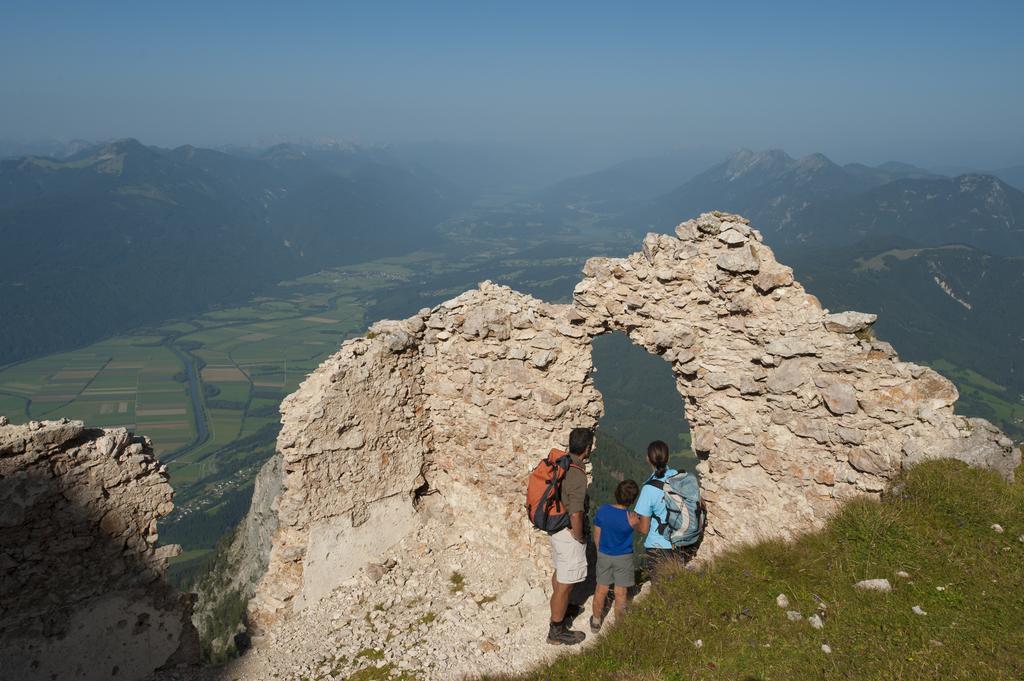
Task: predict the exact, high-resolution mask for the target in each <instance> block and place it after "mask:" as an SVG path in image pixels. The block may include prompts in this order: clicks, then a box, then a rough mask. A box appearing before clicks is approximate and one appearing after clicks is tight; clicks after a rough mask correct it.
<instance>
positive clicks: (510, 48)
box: [0, 0, 1024, 168]
mask: <svg viewBox="0 0 1024 681" xmlns="http://www.w3.org/2000/svg"><path fill="white" fill-rule="evenodd" d="M840 4H842V5H844V7H839V5H840ZM713 5H714V6H715V7H713ZM724 7H728V9H724ZM1022 36H1024V2H1020V1H1019V0H1018V1H1016V2H984V1H977V0H974V1H971V2H967V1H966V0H963V1H961V2H956V3H945V2H936V1H934V0H933V1H930V2H897V1H896V0H890V1H889V2H879V3H875V2H863V1H862V2H848V3H839V2H822V1H820V0H819V1H817V2H806V3H805V2H788V3H787V2H779V1H766V0H760V1H758V2H750V3H743V2H732V3H721V2H719V3H712V2H699V3H698V2H684V1H683V0H679V1H678V2H673V3H664V4H660V3H649V2H634V3H626V2H621V3H599V2H579V3H575V2H551V1H549V2H537V3H531V2H500V3H499V2H487V1H484V0H476V1H473V2H465V3H444V2H433V1H427V0H421V1H420V2H410V3H398V2H387V1H385V0H377V1H374V2H365V3H350V2H349V3H346V2H322V3H313V2H306V3H303V2H287V3H285V2H281V3H273V4H271V3H259V2H252V1H250V2H210V1H207V2H201V3H193V2H184V1H181V0H176V1H174V2H160V3H156V2H146V1H139V0H135V1H133V2H124V3H122V2H92V3H89V2H75V3H66V4H65V3H52V2H45V1H44V0H36V1H34V2H20V1H17V2H11V1H10V0H8V1H7V2H4V3H3V4H2V5H0V64H2V65H3V66H2V68H0V102H2V106H0V138H3V139H21V138H32V137H58V138H72V137H82V138H86V139H102V138H111V137H125V136H134V137H138V138H139V139H141V140H142V141H144V142H146V143H149V144H160V145H168V146H173V145H177V144H182V143H186V142H187V143H193V144H202V145H216V144H222V143H249V142H253V141H256V140H260V139H270V138H274V137H279V136H293V137H323V136H331V137H344V138H349V139H357V140H361V141H365V142H395V141H398V142H400V141H412V140H433V139H437V140H444V141H461V142H473V143H478V142H488V143H493V142H496V143H500V144H506V145H517V146H528V147H529V146H550V147H552V148H554V149H558V150H560V151H564V152H565V153H569V154H572V153H578V154H580V155H581V156H587V157H594V158H599V157H603V156H607V157H608V158H614V157H624V156H629V155H636V154H639V153H649V152H652V151H655V150H657V149H659V148H665V147H689V146H699V147H711V148H722V149H734V148H737V147H741V146H747V147H752V148H755V149H761V148H767V147H782V148H784V149H786V150H787V151H789V152H790V153H792V154H795V155H796V154H803V153H808V152H812V151H822V152H824V153H826V154H828V155H830V156H832V157H833V158H835V159H836V160H838V161H851V160H855V159H856V160H864V161H870V162H878V161H883V160H888V159H900V160H908V161H914V162H920V163H928V164H934V165H942V164H966V165H975V166H979V167H989V168H991V167H996V166H1000V165H1008V164H1011V163H1024V125H1022V124H1021V121H1024V38H1022Z"/></svg>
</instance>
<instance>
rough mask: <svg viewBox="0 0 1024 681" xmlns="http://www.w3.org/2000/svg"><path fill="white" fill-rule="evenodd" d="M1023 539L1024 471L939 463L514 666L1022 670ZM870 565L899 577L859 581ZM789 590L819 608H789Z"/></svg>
mask: <svg viewBox="0 0 1024 681" xmlns="http://www.w3.org/2000/svg"><path fill="white" fill-rule="evenodd" d="M995 523H998V524H999V525H1001V527H1002V528H1004V531H1003V532H1002V533H998V532H996V531H995V530H993V529H992V525H993V524H995ZM1022 538H1024V483H1022V482H1021V481H1020V480H1018V482H1017V483H1015V484H1007V483H1006V482H1004V481H1003V480H1002V479H1000V478H998V477H997V476H995V475H993V474H991V473H989V472H985V471H977V470H971V469H968V468H967V467H966V466H964V465H962V464H960V463H959V462H954V461H941V462H931V463H927V464H924V465H921V466H918V467H916V468H914V469H912V470H911V471H909V473H908V474H906V476H905V477H904V478H903V479H901V480H900V481H898V482H897V484H896V485H894V487H893V488H892V492H891V493H890V494H888V495H887V496H886V499H885V500H884V501H883V502H881V503H878V502H874V501H868V500H862V501H858V502H855V503H851V504H849V505H848V506H846V507H845V508H844V509H843V510H842V511H841V512H840V513H839V514H837V515H836V516H835V517H834V518H833V519H832V520H831V521H830V522H829V524H828V526H827V527H826V528H825V529H824V530H823V531H821V532H818V533H815V534H810V535H807V536H805V537H803V538H801V539H799V540H798V541H795V542H793V543H790V544H788V545H780V544H779V543H778V542H765V543H762V544H758V545H754V546H748V547H745V548H741V549H739V550H736V551H733V552H730V553H728V554H727V555H724V556H722V557H721V558H720V559H719V560H717V561H716V562H715V564H714V565H713V566H711V567H708V568H706V569H704V570H703V571H701V572H687V571H682V572H680V573H678V574H677V575H674V576H673V577H672V578H671V580H670V581H667V582H666V583H665V584H664V585H663V587H662V588H661V589H659V590H656V591H655V592H654V593H653V594H651V595H650V596H648V597H647V598H645V599H643V600H641V601H640V602H638V603H637V604H636V605H635V607H634V608H633V610H632V612H631V613H630V614H629V616H628V617H627V619H626V620H624V621H623V623H622V624H621V625H620V626H615V627H612V628H611V629H610V630H609V631H608V632H607V633H606V634H604V635H603V638H602V639H601V640H600V641H599V643H598V644H597V645H595V646H594V647H592V648H590V649H587V650H585V651H582V652H581V653H580V654H577V655H566V656H564V657H562V658H560V659H559V660H558V661H556V662H555V663H554V664H552V665H550V666H547V667H544V668H541V669H537V670H534V671H532V672H528V673H525V674H523V675H522V676H520V677H515V678H518V679H524V680H525V679H545V680H556V679H595V680H597V679H609V680H611V679H615V680H616V681H641V680H642V681H662V680H664V681H669V680H675V679H749V680H754V679H763V680H765V681H767V680H768V679H785V680H787V681H788V680H793V679H818V678H843V679H879V680H881V679H946V680H948V679H1021V678H1024V645H1022V640H1024V639H1022V638H1021V632H1022V631H1024V541H1022ZM900 571H905V572H906V573H907V574H908V576H907V577H900V576H898V574H897V573H899V572H900ZM870 578H886V579H888V580H889V581H890V582H891V583H892V586H893V590H892V591H891V592H890V593H876V592H865V591H859V590H857V589H855V588H854V586H853V585H854V584H855V583H856V582H858V581H860V580H863V579H870ZM780 593H784V594H786V595H787V596H788V598H789V601H790V606H789V609H792V610H796V611H799V612H800V613H802V615H803V617H804V618H805V619H802V620H800V621H796V622H791V621H789V620H788V619H787V616H786V611H785V610H784V609H782V608H780V607H779V606H778V605H777V604H776V597H777V596H778V595H779V594H780ZM914 606H919V607H920V608H921V609H922V610H923V611H924V612H925V613H927V614H924V615H919V614H915V613H914V611H913V608H914ZM816 611H818V612H823V613H824V615H823V617H822V619H823V621H824V626H823V628H822V629H820V630H817V629H814V628H813V627H811V626H810V624H809V623H808V622H807V619H806V618H807V617H808V616H810V615H812V614H814V613H815V612H816ZM698 641H699V642H700V644H699V646H698V644H697V642H698ZM823 645H827V646H829V648H830V649H831V652H825V651H824V650H823V649H822V646H823Z"/></svg>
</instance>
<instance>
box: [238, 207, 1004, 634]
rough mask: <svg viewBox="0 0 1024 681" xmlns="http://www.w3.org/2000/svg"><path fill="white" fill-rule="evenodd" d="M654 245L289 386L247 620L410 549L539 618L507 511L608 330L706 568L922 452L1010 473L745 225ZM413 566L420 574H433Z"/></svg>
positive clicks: (944, 387)
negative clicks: (694, 507) (657, 379)
mask: <svg viewBox="0 0 1024 681" xmlns="http://www.w3.org/2000/svg"><path fill="white" fill-rule="evenodd" d="M676 235H677V236H667V235H656V234H650V235H648V236H647V237H646V238H645V239H644V242H643V250H642V252H640V253H636V254H633V255H631V256H629V257H627V258H622V259H608V258H595V259H591V260H590V261H588V263H587V265H586V267H585V268H584V275H585V276H584V279H583V280H582V281H581V282H580V283H579V284H578V285H577V287H576V289H575V292H574V302H573V304H572V305H552V304H548V303H544V302H542V301H539V300H536V299H534V298H532V297H530V296H526V295H523V294H520V293H517V292H515V291H512V290H511V289H509V288H506V287H502V286H495V285H493V284H490V283H489V282H485V283H483V284H481V286H480V288H479V289H477V290H472V291H468V292H466V293H464V294H462V295H460V296H458V297H457V298H455V299H453V300H450V301H448V302H446V303H443V304H441V305H439V306H437V307H436V308H433V309H424V310H421V311H420V312H419V313H418V314H417V315H415V316H413V317H411V318H409V319H407V320H404V321H386V322H379V323H377V324H375V325H374V326H373V327H371V329H370V332H369V333H368V334H367V335H366V337H364V338H360V339H354V340H351V341H348V342H346V343H345V344H344V345H343V346H342V348H341V350H340V351H339V352H338V353H336V354H335V355H334V356H332V357H331V358H330V359H328V360H327V361H326V362H325V363H324V364H323V365H321V367H320V368H319V369H317V371H315V372H314V373H313V374H311V375H310V376H309V377H308V378H307V379H306V381H305V382H304V383H303V384H302V386H300V388H299V390H298V391H297V392H296V393H295V394H293V395H292V396H290V397H289V398H288V399H287V400H286V401H285V402H284V403H283V405H282V416H283V428H282V431H281V435H280V437H279V440H278V453H279V456H281V458H282V463H283V469H284V481H283V482H284V484H283V491H282V493H281V495H280V497H279V498H278V500H277V508H278V518H279V527H278V530H277V534H276V536H275V538H274V545H273V548H272V551H271V555H270V565H269V567H268V569H267V572H266V574H265V575H264V577H263V580H262V582H261V584H260V585H259V588H258V589H257V594H256V597H255V599H254V601H253V602H252V603H251V614H252V620H253V622H254V623H256V624H257V625H258V626H263V625H266V624H268V623H269V622H271V621H273V620H274V619H275V618H277V617H278V616H280V615H281V614H282V613H288V612H295V611H298V610H301V609H302V607H303V606H304V605H307V604H309V603H312V602H314V601H316V600H317V599H318V598H320V597H321V596H324V595H326V594H328V593H331V592H332V590H334V589H337V588H339V587H343V586H344V584H346V583H347V582H348V581H350V580H352V579H356V574H357V573H359V572H360V571H361V570H362V569H363V567H364V566H365V565H366V563H367V562H368V561H372V560H379V559H381V556H384V555H386V554H387V552H388V551H389V550H392V547H395V546H399V547H401V550H402V551H403V552H405V554H403V555H410V558H409V561H410V565H411V566H413V567H415V566H416V565H419V563H417V562H416V561H417V560H419V558H417V557H416V556H417V555H427V554H429V553H430V551H431V550H432V547H431V546H430V544H431V543H434V544H437V543H443V544H444V546H445V547H447V548H446V549H442V550H449V549H450V551H451V552H452V554H453V555H454V554H459V555H462V554H460V551H463V549H466V551H467V553H466V554H465V555H467V556H471V558H468V559H467V560H472V561H473V563H474V564H473V567H474V569H475V570H476V571H477V573H478V574H479V576H480V579H481V583H484V582H486V583H487V587H486V588H487V589H489V590H490V592H491V593H493V594H494V595H495V597H500V599H501V603H502V604H503V605H504V606H506V607H509V608H511V607H518V608H519V609H520V611H521V612H534V613H536V612H542V611H543V607H544V595H543V591H542V589H543V588H544V584H545V583H546V581H547V578H548V574H547V567H548V566H547V542H546V538H545V537H543V536H539V535H538V534H537V533H536V532H534V531H532V530H531V529H530V527H529V524H528V523H527V520H526V518H525V514H524V513H523V512H522V505H523V496H522V495H523V490H524V480H525V477H526V475H527V473H528V472H529V470H530V468H531V467H532V466H533V465H534V464H535V462H536V461H537V459H538V458H540V456H543V455H544V454H545V453H546V452H547V450H548V448H549V447H552V446H559V445H564V442H563V440H564V438H565V436H566V434H567V433H568V431H569V429H570V428H571V427H572V426H575V425H593V424H594V423H596V421H597V419H598V417H599V416H600V414H601V411H602V405H601V398H600V395H599V394H598V393H597V391H596V390H595V389H594V387H593V384H592V380H591V378H590V373H591V370H592V359H591V347H590V343H591V339H592V338H593V337H594V336H597V335H600V334H603V333H606V332H609V331H612V330H620V331H623V332H625V333H627V334H628V335H629V337H630V339H631V340H632V341H633V342H634V343H636V344H638V345H640V346H642V347H644V348H646V349H647V350H648V351H650V352H652V353H656V354H658V355H661V356H662V357H663V358H665V359H666V360H668V361H669V362H670V363H671V366H672V370H673V372H674V374H675V376H676V384H677V388H678V390H679V392H680V394H681V395H683V397H684V400H685V403H686V405H687V414H686V417H687V419H688V420H689V423H690V427H691V431H692V434H693V444H694V449H695V450H696V451H697V453H698V455H699V456H700V457H701V458H702V459H703V460H702V462H701V464H700V466H699V470H700V472H701V475H702V483H703V487H704V491H705V495H706V498H707V500H708V502H709V506H710V514H711V520H710V526H709V536H708V538H707V540H706V543H705V546H704V548H703V549H702V551H703V552H705V553H706V554H713V553H714V552H716V551H719V550H721V549H722V548H724V547H727V546H729V545H732V544H735V543H737V542H743V541H749V540H755V539H760V538H768V537H779V536H783V537H785V536H789V535H792V534H794V533H797V532H801V531H805V530H808V529H813V528H815V527H817V526H819V525H820V524H821V523H822V522H823V520H824V519H825V518H826V517H827V515H828V514H829V513H830V512H832V510H833V509H835V508H836V506H837V505H838V504H839V503H840V502H841V501H842V500H844V499H846V498H849V497H852V496H856V495H861V494H868V495H871V494H878V493H879V492H880V491H881V490H882V489H883V488H884V485H885V483H886V481H887V480H888V479H889V478H891V477H892V476H893V475H894V474H896V473H897V472H898V471H899V470H900V468H901V467H902V466H903V465H905V464H907V463H912V462H915V461H918V460H920V459H923V458H931V457H938V456H948V457H956V458H961V459H964V460H966V461H968V462H970V463H972V464H974V465H982V466H988V467H991V468H994V469H996V470H998V471H1000V472H1001V473H1003V474H1004V475H1007V476H1010V475H1012V471H1013V469H1014V468H1015V467H1016V465H1017V464H1018V463H1019V454H1016V453H1015V452H1014V451H1013V450H1012V448H1011V444H1012V443H1011V442H1010V440H1009V439H1008V438H1006V437H1005V436H1003V435H1002V434H1001V433H1000V432H999V431H998V430H997V429H995V428H994V427H993V426H991V425H990V424H988V422H986V421H984V420H981V419H967V418H964V417H960V416H956V415H955V414H954V412H953V403H954V402H955V400H956V398H957V392H956V389H955V388H954V387H953V385H952V384H951V383H950V382H949V381H948V380H946V379H945V378H943V377H942V376H940V375H938V374H937V373H935V372H934V371H932V370H930V369H927V368H925V367H921V366H917V365H914V364H911V363H907V362H902V361H900V360H899V359H898V358H897V356H896V353H895V351H894V350H893V349H892V347H891V346H889V345H888V344H887V343H884V342H880V341H877V340H874V339H873V338H872V337H871V334H870V325H871V323H872V322H873V321H874V317H873V316H871V315H863V314H859V313H842V314H838V315H831V314H828V313H827V312H826V311H824V310H822V309H821V306H820V305H819V304H818V301H817V300H816V299H815V298H814V297H813V296H811V295H808V294H807V293H806V292H805V291H804V290H803V288H802V287H801V286H800V285H799V284H798V283H796V282H794V280H793V275H792V271H791V270H790V269H789V268H787V267H784V266H782V265H780V264H778V263H777V262H776V261H775V259H774V256H773V255H772V252H771V250H770V249H769V248H768V247H767V246H765V245H764V244H763V243H762V240H761V235H760V234H759V233H758V232H757V231H756V230H754V229H751V228H750V227H749V225H748V224H747V221H746V220H744V219H743V218H741V217H739V216H735V215H727V214H721V213H715V214H705V215H702V216H701V217H700V218H698V219H696V220H690V221H688V222H685V223H683V224H681V225H680V226H679V227H678V228H677V230H676ZM442 558H443V557H442ZM459 560H460V561H461V560H463V559H461V558H460V559H459ZM424 561H426V559H424ZM423 565H431V566H433V567H431V568H430V569H431V570H433V573H432V574H433V577H432V579H435V580H438V579H441V580H442V582H443V579H442V577H443V576H441V577H439V576H438V575H440V574H441V571H442V570H445V569H450V566H449V567H448V568H445V567H438V566H437V564H436V563H430V562H429V561H426V562H424V563H423ZM410 569H413V568H410ZM423 569H426V568H423ZM439 587H440V588H445V587H444V585H443V583H441V584H439ZM524 621H527V620H526V619H524Z"/></svg>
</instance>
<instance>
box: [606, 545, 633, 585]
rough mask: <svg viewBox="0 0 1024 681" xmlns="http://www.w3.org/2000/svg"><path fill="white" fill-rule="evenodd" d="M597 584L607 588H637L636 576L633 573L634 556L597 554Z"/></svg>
mask: <svg viewBox="0 0 1024 681" xmlns="http://www.w3.org/2000/svg"><path fill="white" fill-rule="evenodd" d="M597 583H598V584H603V585H605V586H611V585H612V584H614V585H615V586H626V587H629V586H635V585H636V574H635V573H634V572H633V554H632V553H627V554H625V555H623V556H609V555H606V554H604V553H601V552H600V551H598V552H597Z"/></svg>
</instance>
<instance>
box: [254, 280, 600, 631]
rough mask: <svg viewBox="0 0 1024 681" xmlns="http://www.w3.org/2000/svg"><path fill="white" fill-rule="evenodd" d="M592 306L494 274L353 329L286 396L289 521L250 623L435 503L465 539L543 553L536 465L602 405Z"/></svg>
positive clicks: (338, 571)
mask: <svg viewBox="0 0 1024 681" xmlns="http://www.w3.org/2000/svg"><path fill="white" fill-rule="evenodd" d="M582 321H583V318H582V317H580V316H579V315H576V314H575V313H574V311H573V310H572V308H571V306H569V305H549V304H546V303H543V302H541V301H538V300H536V299H534V298H531V297H529V296H525V295H522V294H519V293H516V292H514V291H512V290H511V289H509V288H506V287H502V286H495V285H492V284H489V283H485V284H483V285H481V287H480V289H479V290H474V291H469V292H466V293H464V294H462V295H460V296H459V297H457V298H455V299H453V300H450V301H448V302H446V303H443V304H442V305H439V306H438V307H436V308H434V309H425V310H422V311H421V312H420V313H419V314H417V315H416V316H414V317H411V318H410V319H407V320H404V321H400V322H394V321H385V322H379V323H377V324H375V325H374V326H373V327H371V329H370V331H369V332H368V333H367V335H366V337H365V338H357V339H353V340H350V341H347V342H346V343H345V344H344V345H343V346H342V348H341V350H340V351H339V352H338V353H336V354H335V355H334V356H332V357H331V358H330V359H328V360H327V361H326V362H324V363H323V364H322V365H321V366H320V367H319V368H318V369H317V371H315V372H314V373H313V374H311V375H310V376H309V377H308V378H307V379H306V381H305V382H303V384H302V385H301V386H300V387H299V390H298V391H297V392H296V393H294V394H293V395H292V396H290V397H289V398H288V399H287V400H286V401H285V402H284V403H283V404H282V414H283V428H282V431H281V434H280V436H279V438H278V451H279V454H280V456H281V457H282V460H283V464H284V476H285V477H284V490H283V492H282V494H281V496H280V497H279V499H278V522H279V530H278V533H277V535H276V537H275V540H274V546H273V548H272V550H271V555H270V565H269V567H268V569H267V573H266V575H265V576H264V578H263V581H262V583H261V584H260V586H259V588H258V589H257V595H256V598H255V599H254V600H253V602H252V603H251V605H250V621H251V623H252V624H253V625H255V627H256V628H257V629H259V628H261V627H263V626H265V625H266V624H268V623H269V622H271V621H273V620H274V619H275V618H276V617H277V616H278V614H279V613H281V612H288V611H290V610H295V609H301V608H302V607H304V606H306V605H308V604H309V603H310V602H311V601H313V600H316V599H318V598H320V597H322V596H324V595H325V594H327V593H329V592H330V591H331V590H332V589H334V588H336V587H337V586H339V585H340V584H342V583H343V582H344V581H345V580H346V579H348V578H349V577H351V576H352V575H353V574H355V573H356V572H358V571H359V570H361V569H362V568H364V567H365V566H366V565H367V563H368V562H372V561H377V560H381V559H382V556H383V555H385V553H386V551H387V549H388V548H390V547H391V546H394V545H395V544H397V543H398V542H399V541H400V540H401V539H403V537H406V536H407V535H409V534H410V533H413V532H415V531H416V529H417V528H418V527H419V526H420V525H421V522H422V520H423V518H424V517H426V516H427V515H430V514H434V515H436V514H441V515H442V516H444V517H446V518H447V519H449V521H450V526H451V530H450V532H449V534H450V536H451V537H453V538H454V539H453V540H458V541H463V542H471V543H473V544H474V545H477V546H480V547H481V549H484V548H485V547H487V548H489V549H490V551H491V553H490V554H489V555H491V556H497V557H498V559H500V560H505V559H506V558H507V556H508V555H509V551H511V552H512V553H513V555H515V556H516V557H517V558H523V559H524V560H525V564H527V565H532V566H533V567H534V568H535V569H536V570H538V571H539V570H541V569H542V567H545V568H546V560H545V556H546V551H547V542H546V541H541V540H542V539H544V538H543V537H539V536H538V535H537V533H535V532H533V531H532V530H531V529H530V527H529V524H528V522H527V521H526V518H525V514H524V513H523V511H522V508H523V504H524V487H523V481H524V480H525V477H526V475H527V474H528V472H529V470H530V468H531V467H532V466H533V465H535V464H536V462H537V460H539V459H540V457H541V456H543V455H546V453H547V451H548V449H549V448H550V447H553V446H562V447H564V446H565V443H564V442H563V440H564V439H565V438H566V437H567V434H568V430H569V429H570V428H571V427H572V426H573V425H577V424H583V425H588V426H592V425H594V424H596V422H597V418H598V417H599V416H600V413H601V406H600V396H599V395H598V393H597V391H596V390H595V389H594V388H593V384H592V382H591V380H590V378H589V374H590V372H591V368H592V365H591V360H590V347H589V338H587V337H586V334H585V333H584V332H583V331H582V330H581V329H580V328H579V325H580V324H581V323H582ZM423 506H429V507H430V508H431V509H432V511H431V513H430V514H428V513H421V512H420V511H421V510H422V509H421V507H423ZM483 555H484V554H483V553H482V554H481V560H484V558H483ZM530 559H532V560H530ZM527 571H528V572H529V570H527ZM442 588H444V587H443V586H442Z"/></svg>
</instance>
